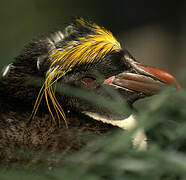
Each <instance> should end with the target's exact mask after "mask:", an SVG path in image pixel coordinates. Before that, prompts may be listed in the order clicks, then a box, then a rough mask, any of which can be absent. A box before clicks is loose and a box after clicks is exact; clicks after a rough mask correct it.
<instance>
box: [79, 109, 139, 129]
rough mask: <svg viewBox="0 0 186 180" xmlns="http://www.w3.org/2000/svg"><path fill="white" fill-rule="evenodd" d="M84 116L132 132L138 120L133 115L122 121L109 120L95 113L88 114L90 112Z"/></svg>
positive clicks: (85, 112)
mask: <svg viewBox="0 0 186 180" xmlns="http://www.w3.org/2000/svg"><path fill="white" fill-rule="evenodd" d="M83 114H85V115H87V116H89V117H91V118H92V119H94V120H97V121H102V122H103V123H107V124H111V125H113V126H117V127H119V128H121V129H124V130H130V129H133V128H134V127H135V126H136V119H135V116H134V115H133V114H131V115H130V116H129V117H127V118H125V119H120V120H117V119H114V120H113V119H109V118H107V117H105V116H102V115H100V114H98V113H93V112H88V111H84V112H83Z"/></svg>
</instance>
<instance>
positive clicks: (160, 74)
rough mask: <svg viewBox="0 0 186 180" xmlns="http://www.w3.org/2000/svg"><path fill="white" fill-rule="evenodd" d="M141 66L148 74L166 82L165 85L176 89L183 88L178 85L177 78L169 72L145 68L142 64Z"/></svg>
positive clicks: (149, 67)
mask: <svg viewBox="0 0 186 180" xmlns="http://www.w3.org/2000/svg"><path fill="white" fill-rule="evenodd" d="M139 66H140V68H141V69H143V70H144V71H145V72H146V73H148V74H150V75H152V76H154V77H156V78H157V79H159V80H160V81H162V82H164V83H165V84H170V85H174V86H175V87H176V89H180V88H181V85H180V84H179V83H178V81H177V80H176V78H175V77H174V76H173V75H172V74H170V73H169V72H167V71H165V70H162V69H159V68H156V67H151V66H145V65H142V64H140V65H139Z"/></svg>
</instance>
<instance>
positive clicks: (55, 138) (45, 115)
mask: <svg viewBox="0 0 186 180" xmlns="http://www.w3.org/2000/svg"><path fill="white" fill-rule="evenodd" d="M165 84H176V86H177V87H178V86H179V85H178V83H177V82H176V81H175V79H174V77H173V76H172V75H170V74H169V73H167V72H165V71H163V70H160V69H157V68H153V67H148V66H144V65H141V64H140V63H138V62H136V61H135V59H134V58H133V57H132V56H131V55H130V53H129V52H128V51H127V50H125V49H122V48H121V46H120V44H119V42H118V41H117V40H116V39H115V38H114V36H113V35H112V34H111V33H110V32H109V31H106V30H105V29H104V28H102V27H99V26H98V25H96V24H93V23H88V22H86V21H84V20H82V19H79V20H77V21H75V22H74V23H73V24H71V25H70V26H68V27H67V28H66V29H65V30H64V31H61V30H60V31H57V32H53V33H50V34H48V35H46V36H41V37H38V38H36V39H34V40H33V41H31V42H30V43H29V44H28V45H26V46H25V48H24V49H23V51H22V52H21V53H20V55H19V56H17V57H16V58H15V60H14V61H13V63H11V64H9V65H8V66H7V67H6V68H5V69H4V70H3V72H2V81H1V89H0V100H1V104H0V106H1V108H0V139H1V140H0V151H1V153H0V159H4V158H10V159H11V157H7V156H8V155H7V152H8V151H9V150H8V149H14V148H22V149H29V150H31V149H32V150H52V151H59V152H61V153H62V152H71V151H73V150H78V149H80V148H81V147H82V146H84V145H85V144H86V143H87V138H85V137H87V136H88V137H89V136H92V135H93V136H95V135H105V133H108V132H109V133H111V132H112V131H111V130H112V129H115V128H116V127H114V126H112V125H109V124H106V123H103V122H101V121H97V120H94V119H92V118H91V117H92V116H91V117H89V114H95V115H98V117H99V116H100V117H103V118H105V119H108V120H111V121H112V120H123V121H124V119H125V118H127V117H128V115H129V114H125V113H123V112H122V113H121V112H118V111H114V110H109V109H107V108H105V107H103V106H102V105H101V103H100V105H99V103H98V104H94V103H91V102H90V101H88V100H87V99H86V97H85V98H82V97H79V96H77V95H75V92H76V91H75V90H76V89H81V90H83V91H84V92H93V93H94V94H95V95H96V96H95V98H97V101H98V102H99V98H100V97H102V98H105V99H108V100H110V99H113V97H112V94H110V91H109V89H110V90H112V91H113V90H114V91H116V90H115V88H116V89H117V92H118V93H119V96H120V99H121V101H124V102H126V103H127V104H128V105H129V107H130V108H132V103H133V102H134V101H136V100H137V99H139V98H143V97H146V96H151V95H153V94H156V93H158V92H159V91H160V90H161V89H162V87H164V85H165ZM56 86H57V88H56ZM69 87H73V89H74V91H75V92H74V93H72V94H69V93H68V89H67V88H69ZM37 98H38V101H36V99H37ZM35 102H36V103H35ZM34 104H35V106H34ZM33 107H34V109H33ZM32 110H33V111H32ZM65 122H66V125H65ZM67 124H68V128H67V127H66V126H67ZM59 125H60V126H59Z"/></svg>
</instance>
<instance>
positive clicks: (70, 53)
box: [31, 18, 121, 125]
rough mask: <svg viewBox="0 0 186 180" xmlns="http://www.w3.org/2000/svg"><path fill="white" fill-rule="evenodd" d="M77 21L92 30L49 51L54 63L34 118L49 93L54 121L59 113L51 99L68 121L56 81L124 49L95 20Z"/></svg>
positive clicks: (48, 97) (37, 104)
mask: <svg viewBox="0 0 186 180" xmlns="http://www.w3.org/2000/svg"><path fill="white" fill-rule="evenodd" d="M76 23H78V24H79V25H80V26H82V27H84V28H86V29H88V30H90V33H87V34H86V35H84V36H80V37H77V38H74V39H73V40H71V41H67V42H66V44H65V45H64V46H63V47H61V48H58V49H55V50H53V52H52V53H51V54H50V55H49V60H50V61H51V65H50V68H49V71H48V73H47V74H46V79H45V82H44V84H43V86H42V88H41V90H40V92H39V94H38V97H37V100H36V102H35V105H34V108H33V112H32V115H31V118H34V116H35V114H36V112H37V110H38V107H39V105H40V103H41V100H42V97H43V95H45V99H46V103H47V106H48V110H49V112H50V114H51V116H52V119H53V120H54V122H56V121H55V116H54V114H53V112H52V110H51V108H50V103H49V99H50V100H51V102H52V105H53V107H54V110H55V112H56V115H57V118H58V120H59V122H60V119H61V118H60V116H61V117H62V119H64V120H65V123H66V125H67V122H66V117H65V113H64V111H63V109H62V107H61V106H60V104H59V102H58V100H57V99H56V97H55V87H53V85H55V86H56V83H57V81H58V80H59V79H60V78H61V77H63V76H64V75H65V74H66V73H67V72H69V71H71V70H72V68H73V67H74V66H77V65H80V64H82V63H92V62H95V61H101V59H103V58H104V57H105V56H106V55H107V54H109V53H111V52H113V51H119V50H120V49H121V46H120V43H119V42H118V41H117V40H116V38H115V37H114V36H113V35H112V33H111V32H110V31H107V30H106V29H104V28H103V27H100V26H98V25H97V24H95V23H93V24H92V23H88V22H86V21H85V20H84V19H82V18H80V19H77V20H76Z"/></svg>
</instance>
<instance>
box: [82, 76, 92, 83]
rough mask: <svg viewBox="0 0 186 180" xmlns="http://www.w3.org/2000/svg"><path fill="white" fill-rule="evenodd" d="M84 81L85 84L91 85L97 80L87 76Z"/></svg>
mask: <svg viewBox="0 0 186 180" xmlns="http://www.w3.org/2000/svg"><path fill="white" fill-rule="evenodd" d="M82 80H83V82H85V83H91V82H93V81H94V80H95V78H93V77H88V76H86V77H83V79H82Z"/></svg>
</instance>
